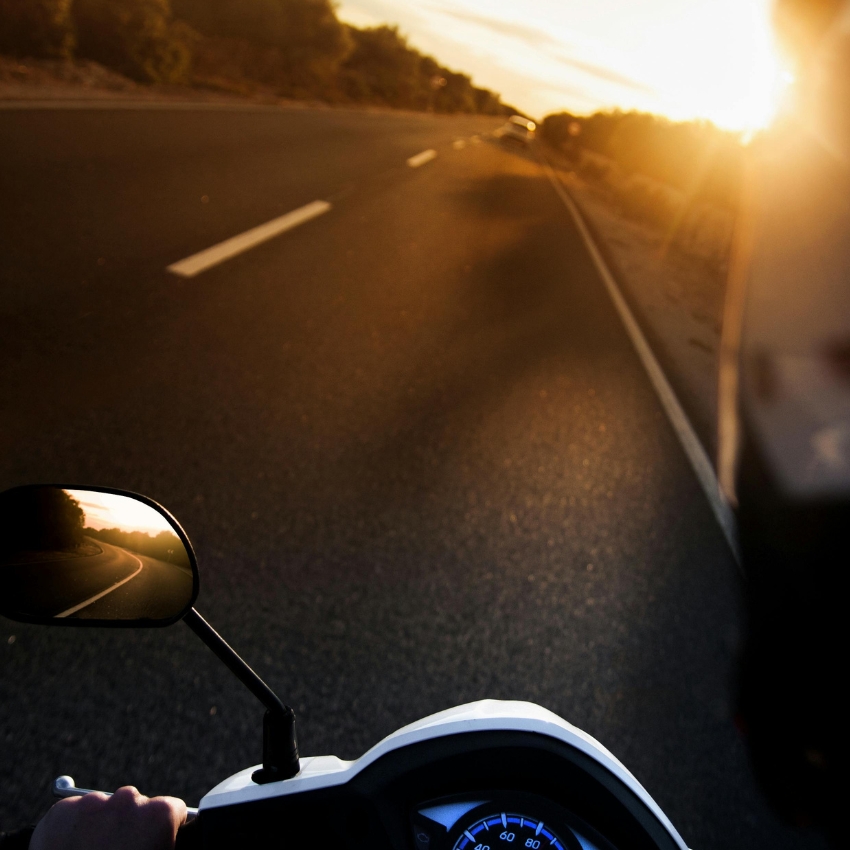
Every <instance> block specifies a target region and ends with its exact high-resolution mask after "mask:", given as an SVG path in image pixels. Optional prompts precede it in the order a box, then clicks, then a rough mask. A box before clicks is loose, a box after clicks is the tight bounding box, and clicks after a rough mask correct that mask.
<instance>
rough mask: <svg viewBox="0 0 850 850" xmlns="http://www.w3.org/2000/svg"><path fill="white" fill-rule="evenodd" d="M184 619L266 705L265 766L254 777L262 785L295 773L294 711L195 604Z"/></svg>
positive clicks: (296, 769) (298, 764)
mask: <svg viewBox="0 0 850 850" xmlns="http://www.w3.org/2000/svg"><path fill="white" fill-rule="evenodd" d="M183 619H184V622H185V623H186V625H187V626H188V627H189V628H190V629H191V630H192V631H193V632H194V633H195V634H196V635H197V636H198V637H199V638H200V639H201V640H202V641H203V642H204V643H205V644H206V645H207V646H208V647H209V648H210V649H211V650H212V651H213V653H214V654H215V656H216V657H217V658H218V659H219V661H221V662H223V663H224V665H225V666H226V667H227V669H228V670H230V672H231V673H233V675H234V676H236V678H237V679H239V681H240V682H242V684H243V685H245V687H247V688H248V690H249V691H251V693H252V694H253V695H254V696H255V697H256V698H257V699H258V700H259V701H260V702H261V703H262V704H263V705H264V706H265V707H266V714H265V717H263V767H262V769H261V770H255V771H254V773H253V775H252V777H251V778H252V779H253V780H254V782H256V783H258V784H261V785H262V784H264V783H266V782H276V781H277V780H280V779H290V778H291V777H293V776H295V775H296V774H297V773H298V771H299V770H300V769H301V765H300V763H299V761H298V741H297V739H296V737H295V712H294V711H293V710H292V709H291V708H290V707H289V706H288V705H284V704H283V703H282V702H281V701H280V698H279V697H278V696H277V694H275V692H274V691H273V690H272V689H271V688H270V687H269V686H268V685H267V684H266V683H265V682H264V681H263V680H262V679H261V678H260V677H259V676H258V675H257V674H256V673H255V672H254V671H253V670H252V669H251V668H250V667H249V666H248V665H247V664H246V663H245V662H244V661H243V660H242V659H241V658H240V657H239V655H238V654H237V653H236V651H235V650H234V649H232V648H231V646H230V645H229V644H228V643H227V641H226V640H225V639H224V638H223V637H222V636H221V635H220V634H219V633H218V632H217V631H216V630H215V629H214V628H213V627H212V626H211V625H210V624H209V623H208V622H207V621H206V620H205V619H204V618H203V617H202V616H201V615H200V614H199V613H198V612H197V611H196V610H195V609H194V608H192V609H191V610H190V611H189V613H188V614H186V616H185V617H184V618H183Z"/></svg>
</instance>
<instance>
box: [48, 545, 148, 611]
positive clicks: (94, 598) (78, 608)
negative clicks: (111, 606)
mask: <svg viewBox="0 0 850 850" xmlns="http://www.w3.org/2000/svg"><path fill="white" fill-rule="evenodd" d="M127 554H128V555H130V553H129V552H128V553H127ZM130 557H131V558H136V556H135V555H130ZM136 560H137V561H138V562H139V569H137V570H136V572H134V573H133V574H132V575H129V576H127V578H123V579H121V581H119V582H118V583H117V584H113V585H112V587H107V588H106V590H102V591H101V592H100V593H98V594H96V595H95V596H92V597H91V599H86V601H85V602H81V603H80V604H79V605H75V606H74V607H73V608H69V609H68V610H67V611H63V612H62V613H61V614H57V615H56V616H55V617H54V618H53V619H54V620H59V619H61V618H62V617H70V616H71V614H76V613H77V611H81V610H82V609H83V608H88V606H89V605H91V604H92V603H93V602H97V600H98V599H102V598H103V597H104V596H106V594H107V593H112V591H113V590H118V588H119V587H121V585H122V584H127V582H128V581H130V579H132V578H135V577H136V576H137V575H138V574H139V573H140V572H141V571H142V569H143V568H144V566H145V565H144V564H143V563H142V562H141V561H139V559H138V558H136Z"/></svg>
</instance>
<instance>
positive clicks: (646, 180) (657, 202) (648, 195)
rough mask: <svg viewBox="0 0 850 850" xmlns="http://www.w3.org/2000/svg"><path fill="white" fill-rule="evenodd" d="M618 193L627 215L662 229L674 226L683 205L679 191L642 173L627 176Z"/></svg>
mask: <svg viewBox="0 0 850 850" xmlns="http://www.w3.org/2000/svg"><path fill="white" fill-rule="evenodd" d="M618 195H619V200H620V203H621V205H622V207H623V210H624V212H625V213H626V214H627V215H629V216H631V217H632V218H636V219H638V220H643V221H647V222H649V223H651V224H654V225H656V226H657V227H660V228H662V229H665V230H668V229H670V228H672V227H674V226H675V224H676V222H677V219H678V218H679V217H680V216H681V214H682V211H683V210H684V208H685V196H684V194H683V193H682V192H679V191H677V190H676V189H673V188H672V187H670V186H666V185H665V184H663V183H659V182H658V181H657V180H653V179H652V178H651V177H645V176H644V175H642V174H633V175H632V176H631V177H629V178H628V180H626V181H625V182H624V184H623V185H622V187H621V188H620V191H619V193H618Z"/></svg>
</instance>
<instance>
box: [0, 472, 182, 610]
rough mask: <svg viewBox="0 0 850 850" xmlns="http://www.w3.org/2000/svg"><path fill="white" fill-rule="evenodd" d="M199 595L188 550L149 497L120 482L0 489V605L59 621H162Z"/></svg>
mask: <svg viewBox="0 0 850 850" xmlns="http://www.w3.org/2000/svg"><path fill="white" fill-rule="evenodd" d="M197 595H198V567H197V563H196V561H195V554H194V552H193V551H192V546H191V544H190V543H189V540H188V538H187V537H186V535H185V534H184V532H183V529H181V528H180V526H179V525H178V524H177V521H176V520H175V519H174V518H173V517H172V516H171V515H170V514H169V513H168V512H167V511H165V510H164V509H163V508H161V507H160V506H159V505H157V504H156V502H153V501H151V500H150V499H147V498H145V497H144V496H138V495H136V494H134V493H125V492H121V491H119V490H107V489H101V488H77V487H55V486H50V487H43V486H31V487H16V488H14V489H13V490H7V491H6V492H5V493H0V614H2V615H3V616H5V617H9V618H10V619H12V620H20V621H23V622H29V623H43V624H49V625H64V626H167V625H170V624H171V623H174V622H176V621H177V620H179V619H181V618H182V617H183V616H184V615H185V614H186V613H187V612H188V611H189V609H191V607H192V605H193V604H194V602H195V598H196V597H197Z"/></svg>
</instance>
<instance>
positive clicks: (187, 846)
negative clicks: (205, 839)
mask: <svg viewBox="0 0 850 850" xmlns="http://www.w3.org/2000/svg"><path fill="white" fill-rule="evenodd" d="M201 846H202V845H201V830H200V826H199V824H198V819H197V818H195V819H194V820H190V821H189V822H188V823H185V824H183V826H181V827H180V829H178V830H177V839H176V840H175V842H174V850H201Z"/></svg>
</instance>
